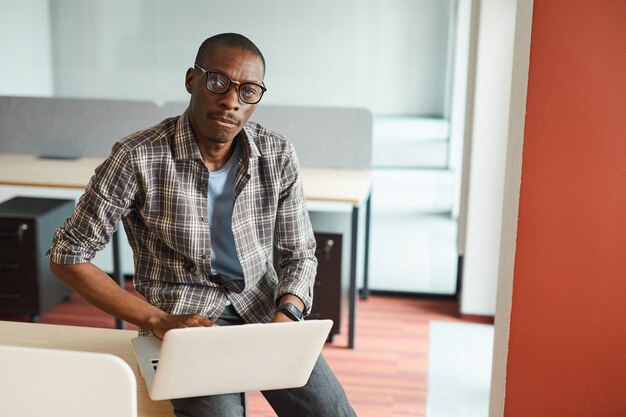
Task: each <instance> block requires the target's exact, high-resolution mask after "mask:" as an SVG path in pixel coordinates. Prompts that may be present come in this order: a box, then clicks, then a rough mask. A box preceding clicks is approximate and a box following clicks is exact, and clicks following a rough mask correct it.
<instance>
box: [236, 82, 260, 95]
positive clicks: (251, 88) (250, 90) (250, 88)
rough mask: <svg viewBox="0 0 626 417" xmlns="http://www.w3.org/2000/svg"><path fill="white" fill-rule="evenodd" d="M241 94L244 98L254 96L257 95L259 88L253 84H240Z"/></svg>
mask: <svg viewBox="0 0 626 417" xmlns="http://www.w3.org/2000/svg"><path fill="white" fill-rule="evenodd" d="M240 90H241V94H242V95H243V96H244V97H246V98H255V97H257V96H258V95H259V92H260V89H259V88H258V87H257V86H255V85H248V84H245V85H242V86H241V89H240Z"/></svg>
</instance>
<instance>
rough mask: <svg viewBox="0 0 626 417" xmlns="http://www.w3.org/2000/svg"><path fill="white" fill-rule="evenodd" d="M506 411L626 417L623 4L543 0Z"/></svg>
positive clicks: (537, 11)
mask: <svg viewBox="0 0 626 417" xmlns="http://www.w3.org/2000/svg"><path fill="white" fill-rule="evenodd" d="M505 416H506V417H518V416H519V417H543V416H546V417H555V416H567V417H572V416H590V417H602V416H610V417H618V416H626V1H625V0H535V1H534V12H533V24H532V40H531V55H530V73H529V84H528V97H527V110H526V128H525V137H524V152H523V164H522V183H521V192H520V206H519V223H518V235H517V252H516V258H515V273H514V282H513V304H512V313H511V323H510V341H509V354H508V361H507V384H506V397H505Z"/></svg>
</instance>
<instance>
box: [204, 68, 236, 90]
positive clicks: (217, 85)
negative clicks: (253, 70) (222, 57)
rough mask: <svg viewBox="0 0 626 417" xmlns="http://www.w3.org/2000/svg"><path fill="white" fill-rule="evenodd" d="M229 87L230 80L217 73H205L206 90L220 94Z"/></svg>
mask: <svg viewBox="0 0 626 417" xmlns="http://www.w3.org/2000/svg"><path fill="white" fill-rule="evenodd" d="M229 87H230V79H229V78H228V77H227V76H225V75H224V74H220V73H219V72H207V74H206V88H208V89H209V91H212V92H214V93H217V94H222V93H223V92H225V91H226V90H228V88H229Z"/></svg>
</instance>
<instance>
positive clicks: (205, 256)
mask: <svg viewBox="0 0 626 417" xmlns="http://www.w3.org/2000/svg"><path fill="white" fill-rule="evenodd" d="M201 258H202V259H203V260H205V261H206V260H207V259H209V255H207V254H204V255H202V256H201Z"/></svg>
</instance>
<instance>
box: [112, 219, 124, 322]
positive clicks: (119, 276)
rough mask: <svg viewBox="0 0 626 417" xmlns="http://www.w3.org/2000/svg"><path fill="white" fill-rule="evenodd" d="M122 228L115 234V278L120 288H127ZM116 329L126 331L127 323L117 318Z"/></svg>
mask: <svg viewBox="0 0 626 417" xmlns="http://www.w3.org/2000/svg"><path fill="white" fill-rule="evenodd" d="M120 227H122V225H119V227H118V228H117V230H116V231H115V233H113V237H112V239H113V278H114V279H115V281H116V282H117V283H118V284H119V286H120V287H122V288H125V287H126V285H125V283H124V272H123V271H122V245H121V243H120V234H121V232H120ZM115 328H116V329H125V328H126V323H125V322H124V321H123V320H121V319H118V318H115Z"/></svg>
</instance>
